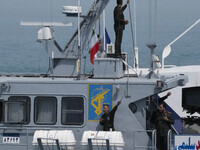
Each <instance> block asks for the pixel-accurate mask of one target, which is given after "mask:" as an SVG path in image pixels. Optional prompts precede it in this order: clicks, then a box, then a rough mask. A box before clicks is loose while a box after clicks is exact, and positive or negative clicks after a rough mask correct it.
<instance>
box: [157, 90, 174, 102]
mask: <svg viewBox="0 0 200 150" xmlns="http://www.w3.org/2000/svg"><path fill="white" fill-rule="evenodd" d="M170 95H171V92H168V93H167V95H165V96H163V97H161V98H159V99H158V103H162V102H163V101H164V100H165V99H167V98H168V96H170Z"/></svg>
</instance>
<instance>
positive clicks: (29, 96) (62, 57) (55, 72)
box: [0, 0, 187, 150]
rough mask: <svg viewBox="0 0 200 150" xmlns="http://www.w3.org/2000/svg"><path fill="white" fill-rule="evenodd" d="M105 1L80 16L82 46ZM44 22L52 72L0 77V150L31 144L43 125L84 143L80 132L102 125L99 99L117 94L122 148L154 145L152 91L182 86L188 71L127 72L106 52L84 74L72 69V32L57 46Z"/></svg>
mask: <svg viewBox="0 0 200 150" xmlns="http://www.w3.org/2000/svg"><path fill="white" fill-rule="evenodd" d="M107 3H108V0H97V1H96V3H94V4H93V7H92V9H91V10H90V11H89V13H88V15H87V16H86V17H85V18H84V19H83V21H82V23H81V37H82V39H83V42H82V45H81V47H83V48H84V46H85V45H84V44H85V41H86V37H87V36H88V35H89V33H90V31H91V29H92V27H93V26H94V23H95V22H96V20H97V19H98V17H99V15H100V14H101V12H102V11H103V9H104V8H105V6H106V4H107ZM44 28H45V29H44V30H46V29H47V30H48V34H49V35H50V36H49V38H44V39H42V38H40V39H39V40H40V42H42V43H44V44H45V48H46V50H47V53H48V54H49V58H50V59H51V62H52V66H51V67H52V70H51V74H49V75H38V76H35V75H33V76H31V75H18V76H17V75H1V77H0V107H1V109H0V110H1V112H0V113H1V116H0V117H1V118H0V121H1V122H0V150H11V149H16V150H32V149H34V148H35V147H34V145H33V143H32V142H33V136H34V133H35V131H42V130H43V131H47V130H48V131H51V130H56V131H61V130H70V131H72V132H73V135H74V138H75V141H76V142H75V149H77V150H80V149H83V144H82V142H81V141H82V137H83V134H84V132H85V131H89V130H91V131H101V130H102V126H101V125H100V124H99V122H98V119H99V118H100V116H101V114H102V112H101V110H102V104H103V103H107V102H109V103H110V105H112V107H114V105H116V104H117V102H118V101H119V100H120V99H121V98H123V99H122V104H121V105H120V106H119V108H118V110H117V112H116V114H115V122H114V125H115V129H116V131H120V132H121V133H122V136H123V140H124V144H125V145H124V146H123V149H125V150H131V149H141V148H143V149H149V148H148V147H150V148H151V149H155V142H154V141H155V135H154V133H155V131H152V130H151V131H150V133H148V130H149V129H152V128H150V126H151V125H150V123H149V118H148V117H147V111H149V108H150V107H152V106H154V107H152V110H151V111H153V110H155V109H156V103H155V101H154V100H153V99H152V97H153V95H156V94H159V93H161V92H163V91H166V90H169V89H172V88H175V87H177V86H183V85H184V84H185V83H186V82H187V76H185V75H183V74H181V75H179V74H178V73H177V74H176V75H162V76H161V75H160V74H159V72H157V73H155V72H154V68H151V69H150V73H149V74H148V75H147V76H142V75H138V74H137V73H136V74H134V75H133V76H130V75H129V74H128V73H127V70H126V71H124V70H123V63H124V61H123V60H122V59H119V58H107V57H103V58H96V59H95V64H94V67H95V68H94V74H93V75H92V76H86V75H84V74H81V71H78V72H77V70H79V67H80V66H77V60H78V59H79V55H78V53H79V49H78V47H77V40H76V39H77V37H76V36H77V32H76V33H75V34H74V36H73V37H72V39H71V40H70V42H69V43H68V44H67V45H66V47H65V49H64V50H62V49H60V47H59V45H58V44H57V42H56V41H55V40H54V38H53V36H52V35H51V32H52V30H51V28H50V27H44ZM86 28H87V29H86ZM44 30H42V31H41V32H42V34H43V32H46V31H44ZM44 34H46V33H44ZM74 45H75V46H74ZM125 64H126V63H125ZM126 65H127V64H126ZM127 68H128V67H127ZM80 75H81V78H80ZM66 142H67V141H66ZM49 147H51V146H49ZM87 148H88V147H86V149H87Z"/></svg>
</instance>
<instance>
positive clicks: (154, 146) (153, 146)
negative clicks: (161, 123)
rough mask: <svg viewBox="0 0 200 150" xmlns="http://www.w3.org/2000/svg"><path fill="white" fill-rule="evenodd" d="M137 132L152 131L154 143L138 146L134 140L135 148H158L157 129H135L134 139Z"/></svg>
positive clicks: (154, 149) (153, 149)
mask: <svg viewBox="0 0 200 150" xmlns="http://www.w3.org/2000/svg"><path fill="white" fill-rule="evenodd" d="M135 132H150V133H152V145H151V146H138V145H135V141H134V142H133V149H134V150H135V148H147V149H150V148H151V149H152V150H156V139H157V137H156V129H154V130H134V131H133V139H135Z"/></svg>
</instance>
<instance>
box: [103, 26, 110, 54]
mask: <svg viewBox="0 0 200 150" xmlns="http://www.w3.org/2000/svg"><path fill="white" fill-rule="evenodd" d="M105 37H106V38H105V45H104V50H107V44H110V43H111V40H110V37H109V35H108V32H107V30H106V28H105Z"/></svg>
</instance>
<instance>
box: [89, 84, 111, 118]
mask: <svg viewBox="0 0 200 150" xmlns="http://www.w3.org/2000/svg"><path fill="white" fill-rule="evenodd" d="M103 104H108V105H109V106H110V109H112V104H113V84H88V121H98V120H99V119H100V117H101V115H102V113H103V111H102V107H103Z"/></svg>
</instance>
